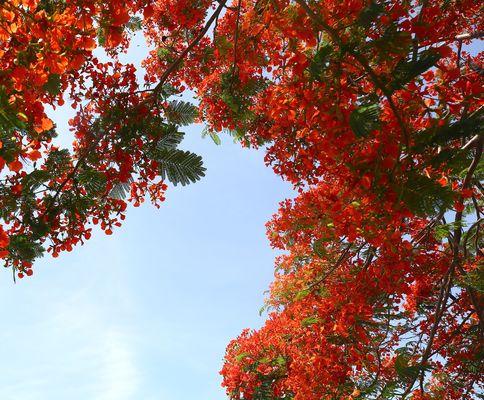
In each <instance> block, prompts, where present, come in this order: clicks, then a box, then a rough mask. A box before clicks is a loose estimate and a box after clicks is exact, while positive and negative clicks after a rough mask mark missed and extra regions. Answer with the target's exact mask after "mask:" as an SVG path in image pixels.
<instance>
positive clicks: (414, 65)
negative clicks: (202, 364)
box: [0, 0, 484, 400]
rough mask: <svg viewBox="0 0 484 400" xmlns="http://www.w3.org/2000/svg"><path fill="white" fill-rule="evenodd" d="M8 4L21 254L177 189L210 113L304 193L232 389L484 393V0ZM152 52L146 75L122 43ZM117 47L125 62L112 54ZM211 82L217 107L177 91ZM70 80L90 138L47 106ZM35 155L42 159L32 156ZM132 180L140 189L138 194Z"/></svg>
mask: <svg viewBox="0 0 484 400" xmlns="http://www.w3.org/2000/svg"><path fill="white" fill-rule="evenodd" d="M1 7H2V14H1V15H2V19H1V24H2V30H1V31H0V40H1V41H2V43H3V46H2V51H1V52H0V57H1V60H2V66H3V68H2V75H0V84H1V88H2V91H1V95H2V96H1V99H2V113H1V115H0V117H1V120H0V121H1V124H2V125H1V127H2V135H3V136H2V139H1V141H2V147H1V148H0V157H1V158H0V160H5V161H2V164H0V168H1V167H3V166H4V165H3V164H5V165H6V166H5V170H6V171H7V172H5V173H4V175H3V176H2V181H1V183H2V186H1V187H0V204H1V205H2V214H1V215H0V216H1V218H2V220H3V221H4V222H3V229H2V235H1V239H0V240H1V241H0V247H2V248H3V250H2V253H1V256H2V257H5V259H6V260H7V264H8V265H12V266H13V267H14V269H17V270H19V273H20V274H23V273H24V272H26V273H30V274H31V271H32V269H31V262H32V260H33V259H34V258H35V256H37V255H38V253H40V252H41V251H42V247H41V246H42V245H43V244H44V243H48V251H51V252H52V253H53V254H54V255H57V254H58V253H59V252H60V251H61V250H69V249H70V248H71V247H72V245H74V244H76V243H78V242H82V241H84V240H85V239H87V238H88V237H89V235H90V230H91V228H89V224H90V223H100V224H101V227H102V228H103V229H105V231H106V233H111V229H112V226H113V225H119V220H120V219H122V218H124V209H125V207H126V201H125V200H124V199H123V195H125V194H126V191H129V192H130V197H129V198H128V200H131V201H133V202H134V203H135V204H139V203H141V202H142V200H143V199H144V197H145V196H146V195H150V196H151V198H152V199H153V200H154V201H155V202H156V203H157V202H158V201H161V200H162V199H163V192H164V190H165V189H166V185H165V183H164V182H165V181H167V180H168V181H172V182H173V183H178V182H180V183H189V182H191V181H195V180H197V179H198V178H199V177H200V176H201V175H202V174H203V167H202V166H201V160H200V159H199V158H198V157H197V156H196V155H194V154H192V153H184V152H181V150H178V149H177V148H176V146H177V145H178V144H179V142H180V140H181V138H182V134H181V133H179V132H178V126H179V125H183V124H185V123H189V122H191V121H192V120H193V118H194V117H195V111H197V115H198V118H200V119H201V120H203V121H205V122H206V124H207V128H206V130H205V134H207V135H210V136H211V137H212V138H213V139H214V141H215V142H218V141H219V136H218V135H219V134H220V132H224V134H230V135H232V136H234V138H235V139H236V140H238V141H240V142H241V144H242V145H244V146H247V147H263V148H264V149H265V151H266V162H267V164H268V165H270V166H272V168H273V170H274V172H275V173H276V174H279V175H280V176H281V177H283V178H284V179H286V180H288V181H290V182H291V183H292V184H293V185H294V187H295V188H296V189H297V191H298V196H297V197H296V198H295V199H294V200H292V201H290V200H287V201H284V202H282V203H281V206H280V210H279V212H278V214H277V215H275V216H274V217H273V219H272V220H271V221H270V222H269V223H268V224H267V229H268V237H269V239H270V241H271V244H272V245H273V246H274V247H275V248H278V249H282V250H284V251H285V252H284V255H283V256H281V257H279V258H278V260H277V263H276V276H275V280H274V282H273V283H272V285H271V288H270V295H269V297H268V299H267V308H268V309H269V310H270V312H269V316H268V319H267V321H266V323H265V325H264V326H263V327H262V328H261V329H259V330H256V331H250V330H246V331H244V332H243V333H242V334H241V335H240V336H239V337H238V338H237V339H235V340H234V341H232V342H231V343H230V344H229V346H228V348H227V353H226V356H225V362H224V366H223V368H222V371H221V373H222V375H223V385H224V386H225V388H226V390H227V394H228V395H229V397H230V398H231V399H234V400H235V399H247V400H249V399H253V400H282V399H288V400H289V399H294V400H323V399H324V400H326V399H328V400H329V399H385V398H387V399H394V398H395V399H414V400H430V399H462V398H478V396H479V395H480V393H481V392H482V372H483V371H482V353H483V349H482V335H483V329H484V325H483V318H484V314H483V305H484V304H483V295H482V292H483V290H484V289H483V267H482V238H481V229H482V227H481V222H482V215H483V211H482V189H483V188H482V185H481V179H482V175H483V169H482V162H481V155H482V147H483V137H482V118H483V112H482V75H483V69H482V54H480V53H478V51H476V48H477V46H478V44H479V40H480V38H481V37H482V33H481V32H482V22H483V21H482V17H481V5H480V4H479V2H477V1H475V0H474V1H473V0H441V1H437V0H420V1H414V0H410V1H393V0H389V1H385V0H383V1H376V0H375V1H364V0H343V1H332V0H326V1H316V0H292V1H290V0H233V1H226V0H218V1H215V2H212V1H207V0H196V1H194V0H192V1H188V0H164V1H162V0H158V1H152V2H150V1H137V2H136V1H128V2H123V3H122V4H121V2H116V1H104V2H101V1H66V2H57V1H50V2H46V1H45V2H44V1H17V2H15V1H13V2H4V3H2V5H1ZM130 29H142V30H143V32H144V34H145V37H146V38H147V41H148V43H149V46H150V48H151V49H153V50H152V51H151V52H150V54H149V56H148V57H147V59H146V60H144V67H145V69H146V75H145V86H144V87H142V88H140V87H139V84H138V83H137V82H136V79H135V75H134V72H135V71H134V68H133V67H132V66H130V65H122V64H121V63H120V62H119V61H118V59H117V54H119V52H120V51H122V50H123V49H125V48H126V47H127V45H128V42H129V31H130ZM98 45H100V46H104V47H105V48H106V49H107V52H108V54H109V55H110V56H111V57H112V59H113V61H112V62H108V63H101V62H99V61H98V60H97V59H96V58H95V57H93V55H92V50H93V49H94V48H95V47H96V46H98ZM185 87H188V88H190V89H192V90H193V91H194V92H195V93H196V95H197V98H198V100H199V103H198V105H197V108H198V110H195V109H194V108H193V106H190V105H189V104H187V103H181V102H178V101H170V100H169V96H170V95H171V94H176V93H179V92H181V91H183V90H184V88H185ZM66 96H69V100H70V101H72V102H74V104H73V106H74V107H75V108H76V109H77V110H78V113H77V115H76V117H75V118H74V119H73V120H72V124H71V125H72V129H73V131H74V132H75V135H76V140H75V142H74V146H73V151H72V152H71V153H69V152H67V151H66V150H60V149H58V148H56V147H55V146H54V145H53V144H52V143H53V141H52V138H53V136H54V135H55V128H54V127H53V125H52V122H51V121H50V120H49V119H48V118H47V116H46V115H45V114H44V112H43V106H44V105H45V104H51V105H56V104H61V103H62V101H63V97H66ZM32 163H33V164H32ZM128 189H129V190H128Z"/></svg>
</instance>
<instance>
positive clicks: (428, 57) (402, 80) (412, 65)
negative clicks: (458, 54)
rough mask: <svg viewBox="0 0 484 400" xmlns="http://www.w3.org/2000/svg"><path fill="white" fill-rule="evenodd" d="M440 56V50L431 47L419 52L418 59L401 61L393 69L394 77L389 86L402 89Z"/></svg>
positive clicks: (393, 89) (391, 88) (392, 88)
mask: <svg viewBox="0 0 484 400" xmlns="http://www.w3.org/2000/svg"><path fill="white" fill-rule="evenodd" d="M440 58H441V55H440V53H439V52H437V51H435V50H434V49H429V50H425V51H422V52H421V53H419V54H418V56H417V59H416V60H402V61H400V62H399V63H398V64H397V66H396V67H395V69H394V71H393V74H392V75H393V79H392V81H391V82H390V84H389V85H388V88H389V89H390V90H392V91H395V90H399V89H402V88H403V87H405V85H407V84H408V83H410V82H411V81H413V80H414V79H415V78H416V77H417V76H419V75H420V74H422V73H424V72H425V71H427V70H428V69H429V68H431V67H433V66H434V65H435V64H436V63H437V61H439V60H440Z"/></svg>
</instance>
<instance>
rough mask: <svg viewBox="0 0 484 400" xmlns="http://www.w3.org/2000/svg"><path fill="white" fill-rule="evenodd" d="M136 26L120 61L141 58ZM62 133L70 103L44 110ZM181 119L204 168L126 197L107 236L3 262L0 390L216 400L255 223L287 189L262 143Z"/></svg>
mask: <svg viewBox="0 0 484 400" xmlns="http://www.w3.org/2000/svg"><path fill="white" fill-rule="evenodd" d="M139 39H140V38H139V37H138V38H137V39H136V41H135V46H134V52H132V53H131V55H130V56H129V57H127V58H125V60H130V61H134V62H136V64H138V63H139V61H141V59H142V56H143V53H144V52H145V51H146V48H145V47H144V46H143V45H142V44H141V43H142V42H141V41H140V40H139ZM50 115H51V117H52V118H53V119H54V120H55V121H56V123H57V124H58V128H59V130H60V132H63V135H64V136H61V142H62V143H64V144H66V143H68V140H69V135H66V129H67V126H66V121H67V119H68V118H69V117H70V115H71V111H69V107H64V108H63V109H61V110H57V111H56V112H51V113H50ZM201 129H202V126H201V125H197V126H191V127H189V128H188V129H186V132H187V135H186V139H185V141H184V142H183V144H182V147H183V148H186V149H190V150H192V151H195V152H197V153H198V154H200V155H202V156H203V158H204V163H205V166H206V167H207V176H206V177H205V178H204V179H203V180H202V181H200V182H199V183H197V184H194V185H190V186H188V187H176V188H173V187H170V188H169V190H168V193H167V200H166V202H165V203H164V205H163V206H162V207H161V208H160V209H159V210H157V209H155V208H154V207H152V206H151V205H149V204H145V205H144V206H142V207H140V208H131V209H130V210H129V213H128V218H127V220H126V221H125V224H124V225H123V227H121V228H119V229H118V230H117V231H116V232H115V234H114V235H113V236H106V235H104V234H103V233H102V232H97V234H95V235H93V237H92V239H91V240H90V241H89V242H88V243H87V244H86V245H85V246H82V247H77V248H76V249H75V250H74V251H73V252H72V253H64V254H62V255H61V257H59V258H57V259H53V258H51V257H50V256H49V255H47V256H46V257H44V258H43V259H41V260H39V261H38V262H37V264H36V265H35V273H34V275H33V277H31V278H28V279H23V280H19V281H18V283H17V284H14V283H13V281H12V274H11V271H10V270H3V271H2V274H1V281H0V282H1V290H0V304H2V319H3V329H1V330H0V342H1V343H2V346H0V360H1V361H0V399H2V400H43V399H49V400H57V399H59V400H66V399H69V400H77V399H79V400H81V399H82V400H87V399H88V400H125V399H126V400H131V399H136V400H155V399H156V400H193V399H200V400H205V399H207V400H209V399H210V400H219V399H225V398H226V397H225V394H224V391H223V389H222V388H221V387H220V382H221V378H220V376H219V374H218V371H219V370H220V368H221V366H222V358H223V355H224V351H225V346H226V345H227V344H228V342H229V341H230V340H231V339H233V338H235V337H236V336H237V335H238V334H239V333H240V331H241V330H242V329H244V328H246V327H252V328H255V327H258V326H260V325H261V324H262V323H263V320H264V318H263V317H260V316H259V309H260V307H261V306H262V305H263V292H264V291H265V290H266V289H267V288H268V284H269V282H270V281H271V280H272V277H273V261H274V256H275V253H274V252H273V251H272V250H271V249H270V247H269V244H268V241H267V239H266V237H265V227H264V224H265V222H266V221H267V220H268V219H269V218H270V217H271V215H272V214H273V213H274V212H276V210H277V207H278V202H279V201H281V200H283V199H284V198H286V197H288V196H291V194H292V193H291V189H290V186H289V185H288V184H287V183H284V182H282V181H281V179H280V178H279V177H277V176H276V175H275V174H274V173H273V172H272V171H271V170H270V169H269V168H267V167H265V166H264V162H263V152H262V151H255V150H247V149H243V148H241V147H240V145H238V144H235V143H233V142H232V139H231V138H228V137H225V138H222V142H223V143H222V145H221V146H216V145H215V144H214V143H213V142H212V141H211V140H210V139H202V138H201V135H200V133H201Z"/></svg>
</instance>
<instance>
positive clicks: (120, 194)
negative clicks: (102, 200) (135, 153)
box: [109, 177, 133, 200]
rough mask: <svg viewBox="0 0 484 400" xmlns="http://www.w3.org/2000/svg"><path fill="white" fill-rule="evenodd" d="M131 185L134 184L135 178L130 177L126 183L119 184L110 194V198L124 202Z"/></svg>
mask: <svg viewBox="0 0 484 400" xmlns="http://www.w3.org/2000/svg"><path fill="white" fill-rule="evenodd" d="M131 183H133V178H132V177H129V178H128V180H127V181H126V182H118V183H116V184H115V185H114V186H113V188H112V189H111V190H110V192H109V197H112V198H113V199H118V200H124V199H125V198H126V197H127V195H128V193H129V191H130V190H131Z"/></svg>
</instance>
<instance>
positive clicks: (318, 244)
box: [312, 239, 327, 258]
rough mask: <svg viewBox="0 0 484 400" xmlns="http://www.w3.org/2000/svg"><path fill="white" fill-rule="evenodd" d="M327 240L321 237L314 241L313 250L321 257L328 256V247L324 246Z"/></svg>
mask: <svg viewBox="0 0 484 400" xmlns="http://www.w3.org/2000/svg"><path fill="white" fill-rule="evenodd" d="M324 243H325V240H323V239H319V240H316V241H314V242H313V245H312V247H313V251H314V253H316V255H317V256H318V257H320V258H323V257H325V256H326V254H327V252H326V247H324Z"/></svg>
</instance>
